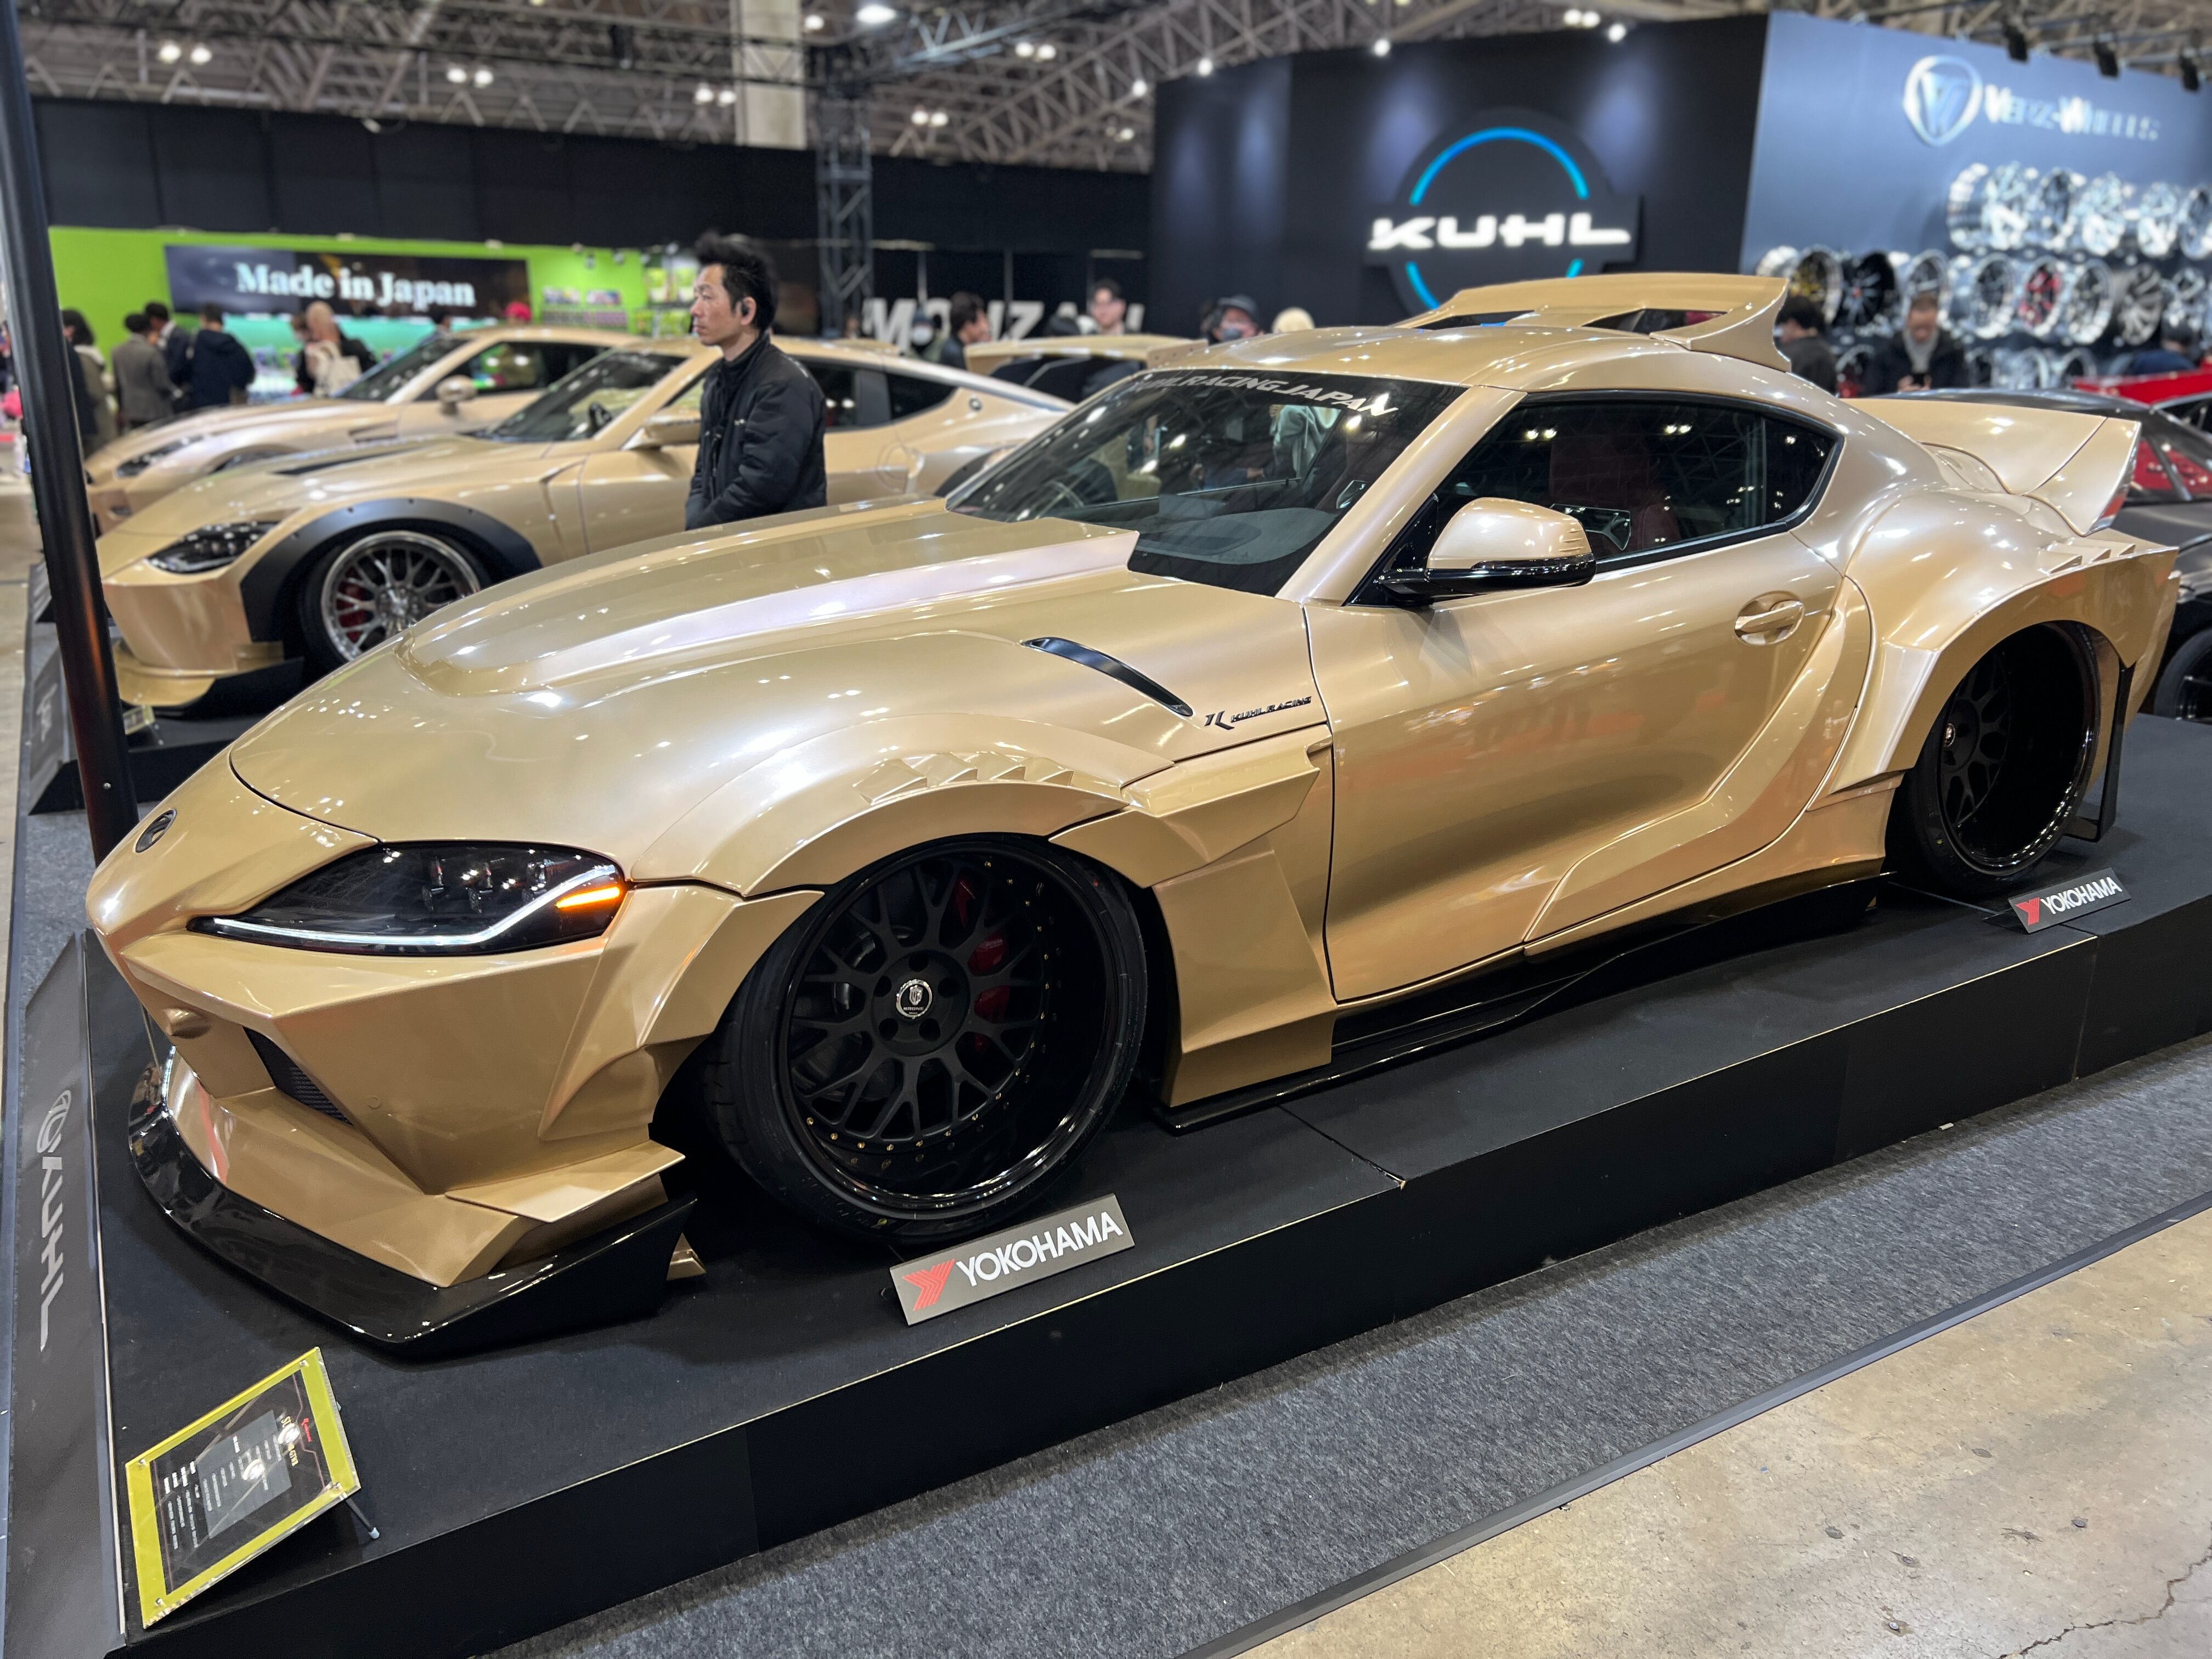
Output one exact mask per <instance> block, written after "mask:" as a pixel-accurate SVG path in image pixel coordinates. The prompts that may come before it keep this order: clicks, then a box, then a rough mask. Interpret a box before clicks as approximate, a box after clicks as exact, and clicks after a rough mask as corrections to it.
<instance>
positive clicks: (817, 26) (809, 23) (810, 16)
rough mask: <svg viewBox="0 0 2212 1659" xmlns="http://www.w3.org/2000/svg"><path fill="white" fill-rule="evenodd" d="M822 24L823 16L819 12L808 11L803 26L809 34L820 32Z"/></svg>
mask: <svg viewBox="0 0 2212 1659" xmlns="http://www.w3.org/2000/svg"><path fill="white" fill-rule="evenodd" d="M822 26H823V18H822V14H821V13H820V12H818V11H810V12H808V13H807V14H806V21H805V24H804V25H803V27H805V30H806V32H807V33H809V34H819V33H821V32H822Z"/></svg>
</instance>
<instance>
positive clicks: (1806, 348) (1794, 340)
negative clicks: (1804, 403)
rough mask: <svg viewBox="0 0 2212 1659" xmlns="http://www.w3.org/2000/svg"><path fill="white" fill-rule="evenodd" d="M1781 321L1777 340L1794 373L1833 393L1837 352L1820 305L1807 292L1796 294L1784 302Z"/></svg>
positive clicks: (1776, 335) (1776, 330)
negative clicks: (1805, 293) (1829, 335)
mask: <svg viewBox="0 0 2212 1659" xmlns="http://www.w3.org/2000/svg"><path fill="white" fill-rule="evenodd" d="M1778 322H1779V326H1778V327H1777V328H1776V329H1775V331H1774V343H1775V344H1777V345H1778V346H1780V347H1781V348H1782V355H1783V356H1784V358H1785V359H1786V360H1787V361H1788V362H1789V364H1790V373H1791V374H1795V375H1796V377H1797V378H1798V379H1799V380H1810V381H1811V382H1812V383H1813V384H1814V386H1818V387H1820V390H1821V391H1823V392H1833V391H1834V390H1835V389H1836V354H1835V352H1834V351H1833V350H1832V349H1830V348H1829V345H1828V337H1827V336H1828V325H1827V324H1826V322H1825V321H1823V320H1822V319H1821V316H1820V307H1818V306H1816V305H1814V303H1813V302H1812V301H1810V300H1808V299H1807V298H1806V297H1805V296H1804V295H1802V294H1793V295H1790V297H1789V298H1788V299H1786V300H1784V301H1783V302H1782V311H1781V314H1780V317H1779V319H1778Z"/></svg>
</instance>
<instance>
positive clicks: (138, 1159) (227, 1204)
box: [130, 1066, 696, 1359]
mask: <svg viewBox="0 0 2212 1659" xmlns="http://www.w3.org/2000/svg"><path fill="white" fill-rule="evenodd" d="M160 1079H161V1074H160V1072H159V1070H158V1068H156V1067H154V1066H148V1067H147V1068H146V1073H145V1075H144V1076H143V1077H142V1078H141V1079H139V1083H138V1087H137V1091H135V1092H134V1094H133V1095H132V1097H131V1134H130V1143H131V1163H132V1164H133V1166H134V1167H136V1169H137V1171H138V1178H139V1180H140V1181H142V1182H144V1183H145V1187H146V1190H147V1192H148V1193H149V1194H151V1195H152V1197H153V1200H154V1201H155V1203H156V1204H158V1205H160V1206H161V1212H162V1213H163V1214H165V1215H167V1217H168V1218H169V1219H170V1220H171V1221H173V1222H174V1223H175V1224H176V1225H178V1227H179V1228H180V1229H181V1230H182V1231H184V1232H185V1233H186V1234H187V1235H189V1236H190V1237H191V1239H192V1241H193V1243H197V1244H198V1245H199V1246H200V1247H201V1248H202V1249H204V1250H206V1251H207V1252H208V1253H209V1254H210V1255H214V1256H216V1257H217V1258H219V1259H220V1260H222V1261H225V1262H227V1263H228V1264H229V1265H230V1266H231V1267H235V1268H236V1269H237V1270H238V1271H239V1272H240V1273H245V1274H246V1275H247V1276H248V1277H250V1278H252V1279H257V1280H258V1281H259V1282H260V1283H261V1284H263V1285H267V1286H268V1287H269V1288H270V1290H272V1291H276V1293H277V1294H278V1295H279V1296H282V1297H284V1298H285V1299H287V1300H288V1301H290V1302H295V1303H297V1304H299V1305H300V1306H301V1307H302V1308H305V1309H307V1311H309V1312H310V1313H313V1314H315V1315H317V1316H319V1317H321V1318H324V1319H326V1320H329V1321H330V1322H331V1323H333V1324H335V1325H338V1326H341V1327H343V1328H344V1329H345V1330H347V1331H349V1332H350V1333H351V1334H353V1335H355V1336H357V1337H359V1338H360V1339H361V1340H362V1341H364V1342H369V1343H374V1345H375V1346H378V1347H380V1348H382V1349H385V1350H386V1351H387V1352H392V1353H398V1354H402V1355H404V1356H405V1357H407V1358H410V1359H435V1358H444V1357H445V1356H447V1355H448V1354H456V1353H465V1352H471V1351H472V1350H476V1349H479V1348H489V1347H496V1346H504V1345H506V1344H508V1343H513V1342H527V1341H532V1340H536V1339H538V1338H540V1337H547V1336H555V1335H558V1334H561V1333H562V1332H564V1331H572V1330H580V1329H583V1328H586V1327H588V1326H592V1325H605V1324H611V1323H613V1322H616V1321H617V1320H623V1319H635V1318H639V1317H641V1316H644V1315H646V1314H649V1313H651V1312H653V1310H655V1309H657V1308H658V1307H659V1305H660V1303H661V1298H662V1297H663V1296H665V1294H666V1291H667V1287H668V1261H669V1257H670V1255H671V1253H672V1252H673V1251H674V1249H676V1242H677V1238H678V1235H679V1234H680V1233H682V1231H684V1220H685V1218H687V1217H688V1216H689V1215H690V1213H691V1209H692V1206H693V1205H694V1203H695V1202H696V1200H693V1199H690V1198H684V1199H679V1200H675V1201H674V1202H672V1203H668V1204H663V1205H660V1206H659V1207H657V1208H655V1209H652V1210H648V1211H647V1212H645V1213H644V1214H642V1215H638V1216H633V1217H631V1218H629V1220H627V1221H623V1222H621V1223H618V1224H617V1225H615V1226H612V1227H610V1228H608V1229H607V1230H606V1231H604V1232H600V1233H595V1234H593V1235H592V1237H589V1238H586V1239H582V1240H580V1241H579V1242H577V1243H574V1244H572V1245H570V1246H568V1248H567V1249H562V1250H558V1251H556V1252H555V1253H554V1254H553V1255H549V1256H546V1257H544V1258H543V1259H542V1260H540V1261H531V1262H526V1263H524V1264H523V1265H522V1266H520V1267H507V1268H503V1269H501V1271H499V1272H497V1273H487V1274H486V1275H484V1277H483V1278H481V1279H468V1280H465V1282H463V1283H461V1284H459V1285H447V1286H444V1287H442V1288H441V1286H438V1285H429V1284H426V1283H424V1282H423V1281H422V1280H421V1279H415V1278H412V1277H410V1275H408V1274H406V1273H400V1272H398V1271H397V1270H396V1269H394V1268H391V1267H386V1266H385V1265H384V1264H383V1263H382V1262H380V1261H370V1260H369V1259H368V1257H367V1256H364V1255H357V1254H356V1252H354V1251H352V1250H349V1249H345V1248H344V1247H343V1245H339V1244H334V1243H331V1241H330V1240H329V1239H327V1238H325V1237H322V1236H321V1235H320V1234H319V1233H313V1232H310V1231H308V1230H307V1228H305V1227H302V1226H301V1225H299V1224H298V1223H297V1222H295V1221H287V1220H286V1219H285V1218H283V1216H281V1215H278V1214H277V1213H276V1212H275V1211H273V1210H270V1209H266V1208H264V1207H263V1206H261V1205H258V1204H256V1203H255V1202H254V1201H253V1200H252V1199H249V1198H243V1197H241V1196H240V1195H239V1194H236V1193H234V1192H233V1191H231V1190H230V1188H228V1187H225V1186H224V1185H222V1182H218V1181H217V1180H216V1178H215V1177H214V1176H211V1175H210V1174H209V1173H208V1172H207V1170H205V1169H204V1167H202V1165H201V1164H200V1161H199V1159H197V1158H195V1157H193V1156H192V1152H191V1148H190V1147H189V1146H186V1145H185V1138H184V1136H183V1135H182V1134H181V1133H179V1131H178V1129H177V1124H176V1120H175V1119H174V1118H173V1117H172V1116H171V1115H169V1113H168V1112H167V1110H166V1109H164V1108H163V1106H162V1104H161V1082H160Z"/></svg>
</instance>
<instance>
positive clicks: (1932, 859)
mask: <svg viewBox="0 0 2212 1659" xmlns="http://www.w3.org/2000/svg"><path fill="white" fill-rule="evenodd" d="M2100 708H2101V705H2100V697H2099V693H2098V686H2097V671H2096V659H2095V656H2094V654H2093V651H2092V649H2091V647H2090V642H2089V640H2088V638H2087V635H2086V634H2085V633H2084V631H2083V630H2082V629H2079V628H2076V627H2074V626H2072V625H2070V624H2068V625H2046V626H2042V627H2037V628H2031V629H2024V630H2022V631H2021V632H2020V633H2018V634H2015V635H2013V636H2012V637H2011V638H2010V639H2008V640H2006V641H2003V642H2002V644H2000V645H1999V646H1998V647H1996V649H1995V650H1993V651H1991V652H1990V653H1989V655H1987V656H1986V657H1984V658H1983V659H1981V660H1980V661H1979V662H1978V663H1976V664H1975V665H1974V666H1973V668H1972V671H1970V672H1969V673H1968V674H1967V676H1966V679H1965V680H1964V681H1963V682H1962V683H1961V684H1960V686H1959V687H1958V689H1957V690H1954V692H1952V694H1951V696H1950V697H1949V698H1948V700H1947V701H1946V702H1944V704H1943V707H1942V709H1941V710H1939V711H1938V712H1937V714H1936V724H1935V726H1933V727H1932V728H1931V729H1930V730H1929V733H1928V741H1927V742H1926V743H1925V744H1923V745H1922V746H1921V750H1920V758H1919V759H1918V760H1917V762H1916V763H1914V764H1913V768H1912V769H1911V771H1910V772H1907V773H1906V774H1905V781H1904V782H1903V783H1902V784H1901V785H1900V786H1899V789H1898V793H1897V802H1896V805H1894V806H1893V808H1892V809H1891V811H1890V818H1889V848H1890V854H1891V857H1892V859H1893V861H1894V862H1896V863H1897V864H1898V865H1899V866H1901V867H1903V868H1905V869H1906V870H1909V871H1911V872H1913V873H1915V874H1917V875H1919V876H1920V877H1922V878H1924V879H1926V880H1928V881H1929V883H1930V884H1933V885H1934V886H1935V887H1936V889H1938V890H1941V891H1943V892H1947V893H1952V894H1955V895H1957V896H1960V897H1962V898H1985V897H1989V896H1993V895H1995V894H1997V893H2001V892H2003V891H2004V890H2007V889H2008V888H2011V887H2014V886H2017V885H2018V884H2020V883H2021V882H2022V881H2024V880H2026V879H2027V877H2028V875H2029V873H2030V872H2033V869H2034V868H2035V866H2036V865H2037V864H2039V862H2041V861H2042V860H2043V857H2044V855H2045V854H2047V853H2049V852H2050V851H2051V848H2053V847H2054V846H2056V845H2057V842H2058V838H2059V836H2061V835H2063V834H2064V833H2065V829H2066V825H2067V823H2068V821H2069V819H2071V818H2072V817H2073V816H2074V813H2075V809H2076V808H2077V807H2079V806H2080V805H2081V797H2082V795H2083V794H2084V793H2087V789H2088V787H2089V769H2090V764H2091V762H2092V761H2093V759H2094V757H2095V755H2096V749H2097V737H2098V726H2099V721H2100Z"/></svg>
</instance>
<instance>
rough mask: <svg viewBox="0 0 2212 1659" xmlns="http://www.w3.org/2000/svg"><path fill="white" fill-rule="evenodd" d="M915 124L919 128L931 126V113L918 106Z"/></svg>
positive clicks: (915, 113)
mask: <svg viewBox="0 0 2212 1659" xmlns="http://www.w3.org/2000/svg"><path fill="white" fill-rule="evenodd" d="M914 124H915V125H916V126H918V127H926V126H927V125H929V112H928V111H927V110H926V109H923V108H922V107H921V106H919V105H916V106H915V112H914Z"/></svg>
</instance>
